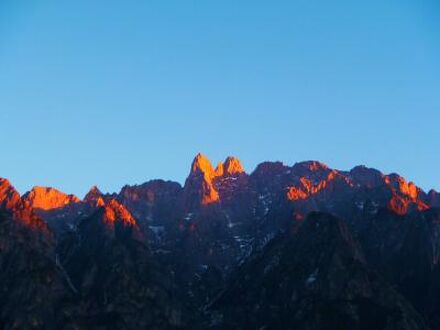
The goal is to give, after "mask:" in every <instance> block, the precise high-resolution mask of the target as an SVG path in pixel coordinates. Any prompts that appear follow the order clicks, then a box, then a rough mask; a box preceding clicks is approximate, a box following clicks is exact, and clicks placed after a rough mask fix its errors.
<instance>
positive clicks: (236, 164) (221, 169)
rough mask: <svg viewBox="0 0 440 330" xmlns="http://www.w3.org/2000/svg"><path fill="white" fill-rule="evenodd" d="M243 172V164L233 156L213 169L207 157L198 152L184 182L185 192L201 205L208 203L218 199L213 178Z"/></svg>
mask: <svg viewBox="0 0 440 330" xmlns="http://www.w3.org/2000/svg"><path fill="white" fill-rule="evenodd" d="M241 173H244V169H243V166H242V165H241V163H240V161H239V160H238V159H237V158H235V157H228V158H226V160H225V162H224V163H222V162H220V163H219V164H218V165H217V167H216V168H215V169H214V168H213V166H212V164H211V162H210V161H209V159H208V158H207V157H206V156H204V155H202V154H200V153H199V154H198V155H197V156H196V157H195V159H194V161H193V163H192V165H191V172H190V175H189V177H188V179H187V180H186V183H185V191H186V194H187V195H189V196H190V198H194V197H195V198H197V199H199V202H200V203H201V204H202V205H209V204H213V203H216V202H218V201H219V200H220V196H219V192H218V191H217V189H216V187H215V180H216V179H217V178H221V177H224V176H234V175H239V174H241Z"/></svg>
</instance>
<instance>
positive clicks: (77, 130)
mask: <svg viewBox="0 0 440 330" xmlns="http://www.w3.org/2000/svg"><path fill="white" fill-rule="evenodd" d="M0 132H1V150H2V151H1V156H0V157H1V158H0V176H1V177H6V178H8V179H10V180H11V181H12V183H13V184H14V185H15V186H16V187H17V188H18V189H19V190H20V191H21V192H22V193H23V192H25V191H26V190H27V189H30V188H31V187H32V186H33V185H48V186H54V187H57V188H59V189H62V190H64V191H66V192H72V193H76V194H78V195H79V196H80V197H82V196H83V195H84V193H85V192H86V191H87V190H88V189H89V187H90V186H91V185H93V184H97V185H98V186H99V187H101V188H102V190H104V191H119V189H120V188H121V186H123V185H124V184H134V183H142V182H144V181H146V180H149V179H153V178H164V179H172V180H177V181H179V182H183V181H184V179H185V177H186V176H187V174H188V171H189V168H190V163H191V160H192V158H193V157H194V155H195V154H196V153H197V152H198V151H202V152H204V153H205V154H206V155H207V156H208V157H209V158H211V160H212V161H213V162H214V163H216V162H217V161H219V160H222V159H224V158H225V157H226V156H227V155H230V154H232V155H236V156H238V157H239V158H240V159H241V160H242V162H243V164H244V165H245V167H246V169H247V170H248V171H252V170H253V169H254V168H255V166H256V164H258V163H259V162H261V161H263V160H282V161H284V162H285V163H286V164H293V163H295V162H297V161H301V160H308V159H317V160H320V161H323V162H325V163H327V164H328V165H329V166H332V167H335V168H340V169H349V168H351V167H353V166H354V165H357V164H366V165H368V166H371V167H376V168H379V169H380V170H382V171H384V172H398V173H400V174H402V175H403V176H405V177H406V178H408V179H409V180H413V181H415V182H416V183H417V184H419V185H420V186H422V187H423V188H425V189H429V188H431V187H434V188H436V189H437V190H439V189H440V4H439V2H438V1H437V0H426V1H424V0H411V1H408V0H390V1H384V0H369V1H328V0H321V1H318V0H291V1H276V0H275V1H255V0H253V1H246V0H244V1H237V0H231V1H229V0H223V1H209V0H199V1H189V0H188V1H182V0H175V1H164V0H158V1H128V0H127V1H122V0H120V1H112V0H106V1H90V0H75V1H63V0H53V1H49V0H40V1H31V0H29V1H22V0H0Z"/></svg>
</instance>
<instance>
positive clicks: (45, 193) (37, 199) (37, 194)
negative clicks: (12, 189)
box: [23, 187, 80, 211]
mask: <svg viewBox="0 0 440 330" xmlns="http://www.w3.org/2000/svg"><path fill="white" fill-rule="evenodd" d="M23 199H24V200H25V201H27V202H29V204H30V205H31V206H32V207H33V208H36V209H41V210H45V211H47V210H52V209H57V208H61V207H64V206H66V205H69V204H72V203H79V202H80V199H79V198H78V197H76V196H75V195H67V194H65V193H63V192H61V191H59V190H57V189H55V188H50V187H34V188H32V190H31V191H29V192H27V193H26V194H25V195H24V196H23Z"/></svg>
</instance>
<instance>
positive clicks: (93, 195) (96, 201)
mask: <svg viewBox="0 0 440 330" xmlns="http://www.w3.org/2000/svg"><path fill="white" fill-rule="evenodd" d="M103 196H104V195H103V194H102V192H101V191H100V190H99V188H98V187H97V186H93V187H92V188H90V190H89V192H88V193H87V194H86V196H85V197H84V202H86V203H87V204H89V205H92V206H95V207H100V206H103V205H104V204H105V202H104V197H103Z"/></svg>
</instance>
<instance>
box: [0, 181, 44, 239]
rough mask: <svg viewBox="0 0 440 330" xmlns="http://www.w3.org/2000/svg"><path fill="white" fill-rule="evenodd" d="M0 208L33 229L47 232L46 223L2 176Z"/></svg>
mask: <svg viewBox="0 0 440 330" xmlns="http://www.w3.org/2000/svg"><path fill="white" fill-rule="evenodd" d="M0 210H5V211H7V212H9V213H10V214H11V215H12V217H13V219H15V220H17V221H21V222H23V223H25V224H27V225H29V226H30V227H32V228H34V229H39V230H41V231H43V232H47V225H46V223H45V222H44V221H43V220H42V219H40V218H39V217H38V216H37V215H36V214H35V213H34V210H33V208H32V206H31V205H30V204H29V202H27V201H26V200H23V199H22V198H21V196H20V194H19V193H18V191H17V190H16V189H15V188H14V187H13V186H12V185H11V183H10V182H9V181H8V180H6V179H3V178H0Z"/></svg>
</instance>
